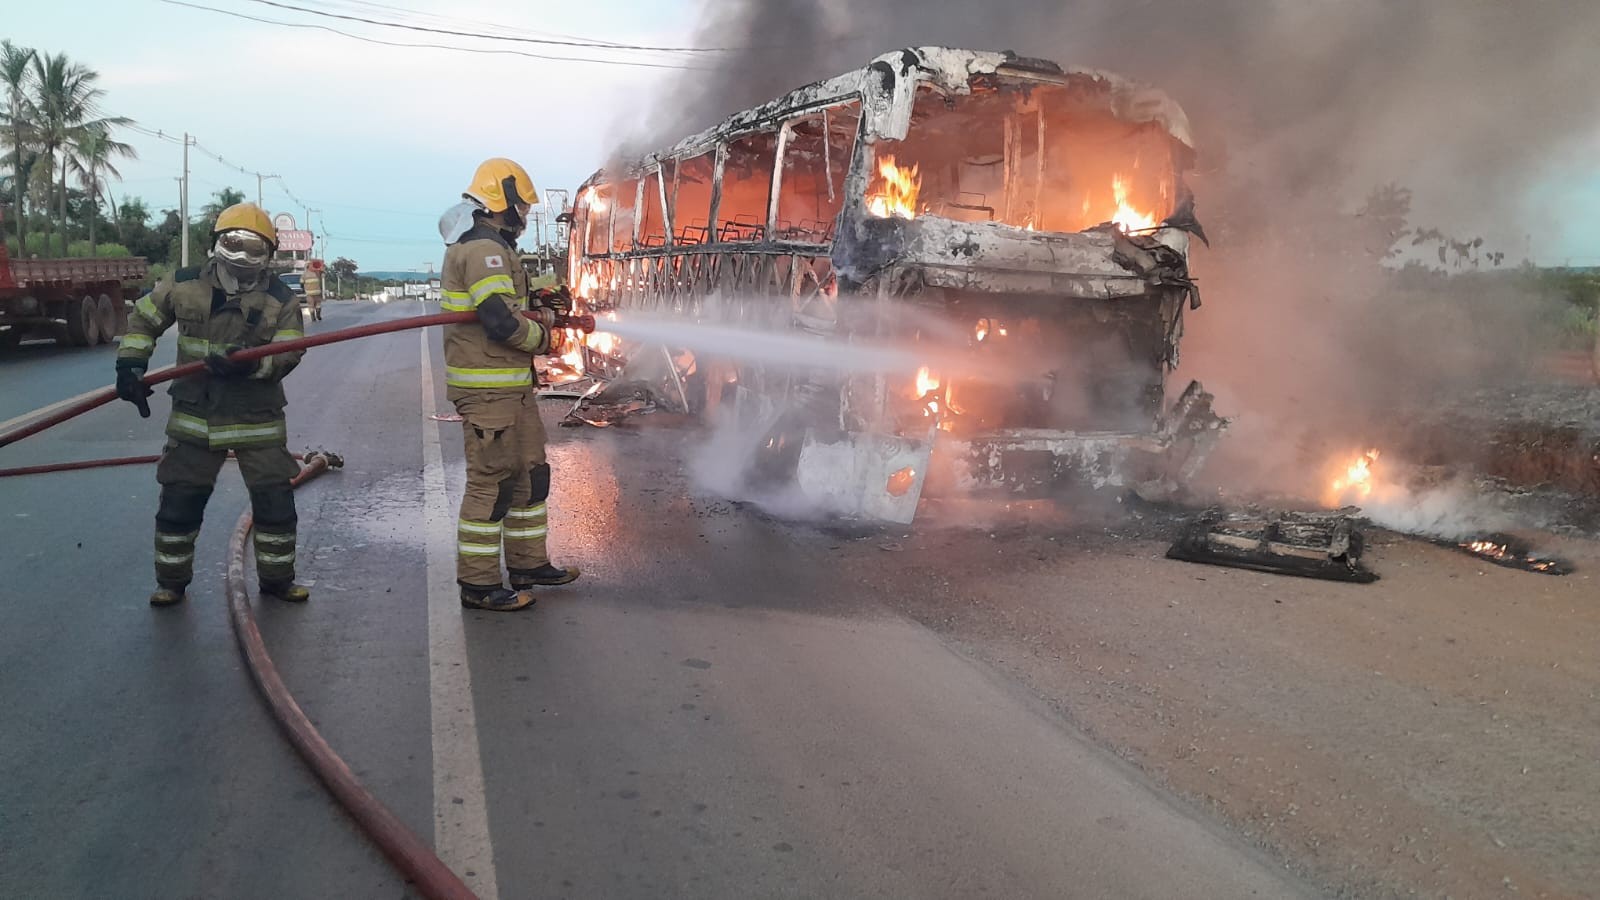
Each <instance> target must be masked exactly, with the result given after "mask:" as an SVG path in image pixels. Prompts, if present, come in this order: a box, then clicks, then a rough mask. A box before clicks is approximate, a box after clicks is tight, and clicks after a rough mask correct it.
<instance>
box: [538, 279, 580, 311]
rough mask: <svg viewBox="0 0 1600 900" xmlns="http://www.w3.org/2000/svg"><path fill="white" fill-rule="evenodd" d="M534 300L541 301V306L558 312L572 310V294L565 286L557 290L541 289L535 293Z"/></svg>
mask: <svg viewBox="0 0 1600 900" xmlns="http://www.w3.org/2000/svg"><path fill="white" fill-rule="evenodd" d="M533 299H535V300H537V301H539V305H541V306H546V307H549V308H550V309H553V310H555V311H556V312H570V311H571V310H572V292H571V291H569V290H567V286H566V285H564V284H563V285H560V286H558V287H555V288H539V289H538V290H536V291H534V292H533Z"/></svg>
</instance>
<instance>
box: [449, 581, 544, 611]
mask: <svg viewBox="0 0 1600 900" xmlns="http://www.w3.org/2000/svg"><path fill="white" fill-rule="evenodd" d="M533 604H534V596H533V594H532V593H531V592H529V591H524V590H514V591H508V590H506V589H505V588H503V587H500V586H498V585H496V586H495V587H473V586H471V585H467V584H463V585H462V586H461V605H462V606H464V607H466V608H467V609H487V610H489V611H491V612H516V611H517V610H519V609H527V608H528V607H530V606H532V605H533Z"/></svg>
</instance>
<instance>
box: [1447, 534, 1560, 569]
mask: <svg viewBox="0 0 1600 900" xmlns="http://www.w3.org/2000/svg"><path fill="white" fill-rule="evenodd" d="M1456 546H1457V547H1458V548H1460V549H1461V550H1464V551H1466V552H1467V553H1470V554H1472V555H1473V556H1476V557H1478V558H1479V559H1482V560H1485V561H1487V562H1491V563H1494V564H1495V565H1497V566H1505V567H1506V568H1510V569H1521V570H1523V571H1525V572H1542V573H1544V574H1546V575H1565V574H1567V573H1568V572H1571V571H1572V567H1571V566H1570V565H1568V564H1567V563H1566V562H1563V561H1562V560H1559V559H1552V558H1550V557H1547V556H1537V555H1535V554H1534V553H1532V552H1531V551H1530V550H1529V549H1528V547H1527V545H1525V544H1523V543H1522V542H1521V541H1518V540H1517V539H1516V538H1513V537H1511V536H1509V535H1499V534H1496V535H1489V536H1488V537H1483V538H1478V539H1476V540H1470V541H1461V542H1460V543H1458V544H1456Z"/></svg>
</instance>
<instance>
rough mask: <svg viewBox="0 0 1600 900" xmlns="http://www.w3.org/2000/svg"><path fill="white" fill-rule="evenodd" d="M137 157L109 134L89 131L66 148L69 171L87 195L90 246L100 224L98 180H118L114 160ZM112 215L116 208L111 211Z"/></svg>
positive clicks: (130, 149) (119, 173) (120, 175)
mask: <svg viewBox="0 0 1600 900" xmlns="http://www.w3.org/2000/svg"><path fill="white" fill-rule="evenodd" d="M138 157H139V154H138V152H137V151H135V150H134V149H133V147H132V146H131V145H129V144H125V143H123V142H122V141H119V140H116V139H114V138H112V137H111V135H110V134H109V133H108V132H105V131H98V130H90V131H87V132H85V133H84V134H82V135H81V136H79V138H78V140H77V141H76V142H74V144H73V145H72V146H71V147H70V148H69V153H68V156H67V161H68V163H69V164H70V165H71V166H72V170H73V171H74V172H76V173H78V180H79V184H81V185H82V186H83V188H84V190H85V191H87V192H88V203H89V246H90V247H94V246H95V223H96V222H98V221H99V220H100V176H101V175H102V174H105V175H110V176H111V177H113V178H121V177H122V173H121V172H119V171H117V167H116V165H115V163H114V162H113V161H114V160H116V159H137V158H138ZM112 213H113V215H115V206H114V205H113V210H112Z"/></svg>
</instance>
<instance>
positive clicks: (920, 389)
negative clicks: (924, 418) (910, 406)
mask: <svg viewBox="0 0 1600 900" xmlns="http://www.w3.org/2000/svg"><path fill="white" fill-rule="evenodd" d="M939 384H940V380H939V376H938V374H937V373H935V372H932V371H930V370H929V369H928V367H927V366H923V367H922V368H920V369H918V370H917V399H918V400H922V399H924V398H926V399H927V401H928V408H927V411H926V412H925V413H923V415H930V416H933V415H938V414H939V399H938V398H937V397H929V396H928V395H929V394H934V393H936V392H937V391H938V390H939Z"/></svg>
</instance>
